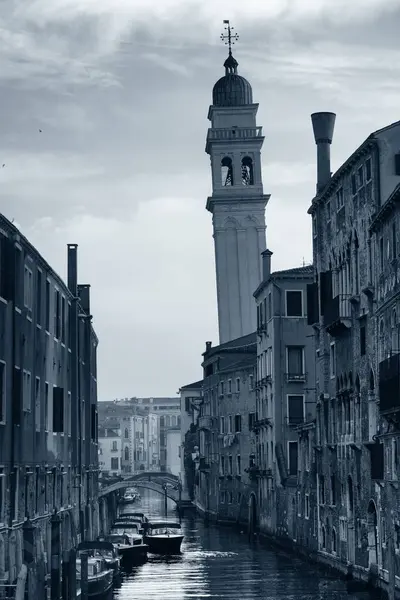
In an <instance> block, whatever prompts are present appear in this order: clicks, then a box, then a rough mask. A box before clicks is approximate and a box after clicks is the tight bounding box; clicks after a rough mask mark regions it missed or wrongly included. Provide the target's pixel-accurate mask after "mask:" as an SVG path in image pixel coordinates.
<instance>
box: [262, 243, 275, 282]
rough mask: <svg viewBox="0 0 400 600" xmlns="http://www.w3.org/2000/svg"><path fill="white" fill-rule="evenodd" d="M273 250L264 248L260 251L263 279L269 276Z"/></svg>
mask: <svg viewBox="0 0 400 600" xmlns="http://www.w3.org/2000/svg"><path fill="white" fill-rule="evenodd" d="M272 255H273V252H271V250H268V248H267V249H266V250H264V252H261V256H262V271H263V281H267V280H268V279H269V278H270V276H271V256H272Z"/></svg>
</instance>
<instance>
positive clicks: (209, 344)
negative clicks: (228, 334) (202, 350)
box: [206, 342, 212, 352]
mask: <svg viewBox="0 0 400 600" xmlns="http://www.w3.org/2000/svg"><path fill="white" fill-rule="evenodd" d="M211 346H212V342H206V352H208V351H209V350H211Z"/></svg>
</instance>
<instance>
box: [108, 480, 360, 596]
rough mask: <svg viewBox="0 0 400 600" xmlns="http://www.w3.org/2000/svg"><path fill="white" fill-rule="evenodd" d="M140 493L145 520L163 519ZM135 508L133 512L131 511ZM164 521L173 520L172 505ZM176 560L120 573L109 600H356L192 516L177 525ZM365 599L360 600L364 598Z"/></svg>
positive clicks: (296, 563) (152, 500)
mask: <svg viewBox="0 0 400 600" xmlns="http://www.w3.org/2000/svg"><path fill="white" fill-rule="evenodd" d="M141 492H143V495H142V501H141V503H140V508H139V505H138V504H136V505H135V510H141V511H143V512H144V513H145V514H146V515H148V516H153V517H158V518H159V517H164V515H163V499H162V498H161V496H158V495H151V493H149V494H147V492H145V490H141ZM136 507H137V508H136ZM168 508H169V514H168V518H170V519H175V518H176V513H175V511H174V510H173V504H170V505H169V506H168ZM182 527H183V532H184V535H185V539H184V542H183V544H182V555H181V556H178V557H170V558H167V557H157V556H154V555H149V558H148V561H147V563H146V564H144V565H142V566H139V567H136V568H135V569H134V571H133V572H132V573H129V574H125V575H124V577H123V581H122V584H121V587H120V588H119V589H115V590H114V596H113V598H114V600H117V599H118V600H203V599H207V600H214V599H215V600H216V599H218V600H222V599H229V600H350V599H352V600H358V599H359V598H360V596H357V595H350V594H348V593H347V592H346V586H345V583H344V582H342V581H339V580H336V579H334V578H329V577H326V576H324V575H323V574H321V572H320V571H317V570H316V569H315V568H313V567H310V566H308V565H307V564H305V563H304V562H302V561H300V560H298V559H296V558H294V557H293V556H289V555H285V554H281V553H277V552H276V551H274V550H272V549H269V548H265V546H260V545H259V544H258V543H255V544H254V543H253V544H249V542H248V539H247V535H245V534H242V535H241V534H240V532H237V531H233V530H231V529H229V528H226V527H214V526H212V525H210V526H206V525H204V524H203V522H202V521H201V520H200V519H199V518H198V517H196V516H187V517H185V518H184V519H183V520H182ZM364 598H365V596H364Z"/></svg>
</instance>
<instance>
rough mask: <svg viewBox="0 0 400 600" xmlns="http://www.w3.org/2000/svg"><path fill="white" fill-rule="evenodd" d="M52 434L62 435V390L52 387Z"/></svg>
mask: <svg viewBox="0 0 400 600" xmlns="http://www.w3.org/2000/svg"><path fill="white" fill-rule="evenodd" d="M53 433H64V388H62V387H58V386H54V387H53Z"/></svg>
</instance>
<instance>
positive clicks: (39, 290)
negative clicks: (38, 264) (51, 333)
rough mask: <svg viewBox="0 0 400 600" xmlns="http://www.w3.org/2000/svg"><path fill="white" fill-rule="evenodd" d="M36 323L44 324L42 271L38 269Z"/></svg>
mask: <svg viewBox="0 0 400 600" xmlns="http://www.w3.org/2000/svg"><path fill="white" fill-rule="evenodd" d="M36 323H37V324H38V325H41V324H42V271H41V270H40V269H38V270H37V279H36Z"/></svg>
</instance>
